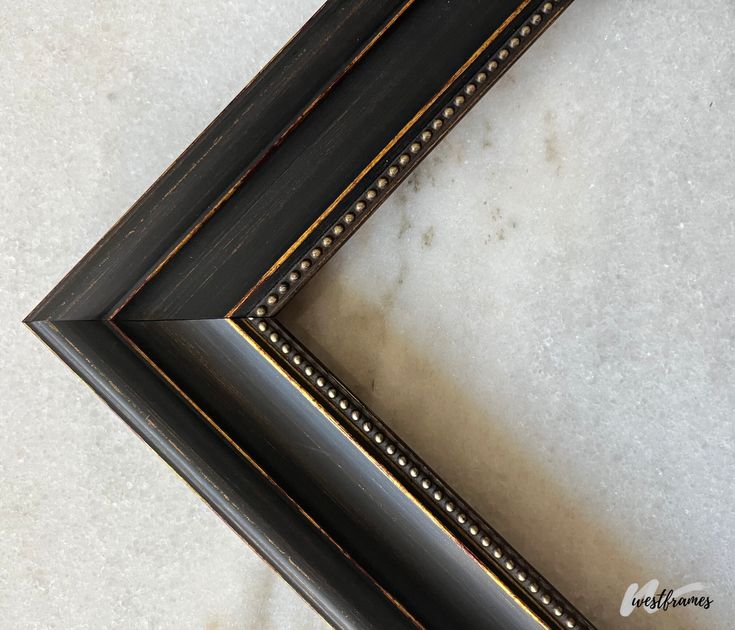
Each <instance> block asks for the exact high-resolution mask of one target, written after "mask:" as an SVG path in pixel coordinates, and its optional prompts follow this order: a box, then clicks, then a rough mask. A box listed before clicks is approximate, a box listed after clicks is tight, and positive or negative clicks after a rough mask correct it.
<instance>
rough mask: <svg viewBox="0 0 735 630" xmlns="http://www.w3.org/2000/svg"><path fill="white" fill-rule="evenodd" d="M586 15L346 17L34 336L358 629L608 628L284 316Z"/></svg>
mask: <svg viewBox="0 0 735 630" xmlns="http://www.w3.org/2000/svg"><path fill="white" fill-rule="evenodd" d="M570 3H571V0H556V1H544V2H538V1H536V0H523V1H521V0H498V1H496V2H492V3H487V2H482V1H480V0H461V1H460V0H452V1H449V2H447V1H446V0H441V1H439V0H353V1H351V2H338V1H329V2H327V3H326V4H325V5H324V6H323V7H322V8H321V9H320V10H319V11H318V12H317V13H316V14H315V15H314V16H313V17H312V18H311V19H310V20H309V21H308V22H307V24H306V25H304V27H303V28H302V29H301V31H299V33H298V34H297V35H296V36H294V38H293V39H292V40H291V41H290V42H289V43H288V44H287V45H286V46H285V47H284V48H283V49H282V50H281V52H279V53H278V55H276V57H275V58H274V59H273V60H272V61H271V62H270V63H269V64H268V65H267V66H266V67H265V68H264V69H263V70H262V71H261V72H260V73H259V74H258V75H257V76H256V77H255V79H253V81H252V82H251V83H250V84H249V85H248V86H247V87H246V88H245V89H244V90H243V91H242V92H241V93H240V94H239V95H238V96H237V97H236V98H235V100H234V101H233V102H232V103H231V104H230V105H229V106H228V107H227V108H226V109H225V110H224V111H223V112H222V113H221V114H220V115H219V116H218V117H217V118H216V119H215V120H214V121H213V122H212V124H211V125H210V126H209V127H208V128H207V129H206V130H205V131H204V132H203V133H202V134H201V135H200V136H199V137H198V138H197V140H196V141H195V142H194V143H193V144H192V145H191V146H190V147H189V148H188V149H187V150H186V151H185V152H184V153H183V154H182V155H181V157H180V158H179V159H178V160H176V161H175V162H174V163H173V164H172V166H171V167H170V168H169V169H168V170H167V171H166V172H165V173H164V174H163V175H162V176H161V177H160V178H159V179H158V180H157V181H156V183H155V184H154V185H153V186H152V187H151V188H150V189H149V190H148V191H147V192H146V193H145V194H144V195H143V197H141V199H140V200H139V201H138V202H137V203H136V204H135V205H134V206H133V207H132V208H131V209H130V210H129V211H128V212H127V213H126V214H125V215H124V216H123V217H122V218H121V219H120V221H119V222H118V223H117V224H116V225H115V226H114V227H113V228H112V229H111V230H110V231H109V232H108V234H107V235H106V236H105V237H104V238H103V239H102V240H101V241H100V242H99V243H98V244H97V245H96V246H95V247H94V248H93V249H92V250H91V251H90V252H89V253H88V254H87V255H86V256H85V257H84V258H83V259H82V260H81V261H80V262H79V264H78V265H77V266H76V267H75V268H74V269H73V270H72V271H71V272H70V273H69V274H68V275H67V276H66V277H65V278H64V279H63V280H62V281H61V283H60V284H59V285H58V286H57V287H56V288H55V289H54V290H53V291H52V292H51V293H50V294H49V295H48V296H47V297H46V298H45V299H44V300H43V301H42V302H41V304H39V306H38V307H36V309H34V311H33V312H32V313H31V314H30V315H29V316H28V317H27V318H26V320H25V321H26V323H27V324H28V325H29V326H30V328H31V329H32V330H33V331H34V332H35V333H36V334H37V335H38V336H39V337H41V339H42V340H43V341H44V342H45V343H46V344H48V345H49V346H50V347H51V349H52V350H53V351H54V352H55V353H56V354H58V355H59V356H60V357H61V358H62V359H63V360H64V361H65V362H66V363H67V364H68V365H69V366H70V367H71V368H72V369H73V370H74V371H75V372H76V373H77V374H79V375H80V376H81V377H82V378H83V379H84V380H85V381H86V382H87V383H88V384H89V385H90V386H91V387H92V388H93V389H94V390H95V391H96V392H97V393H98V394H99V395H100V396H101V397H102V398H103V399H104V400H105V402H107V404H108V405H110V406H111V407H112V408H113V409H114V410H115V411H116V412H117V413H118V414H119V415H120V416H121V417H122V418H123V419H124V420H125V421H126V422H127V423H128V424H129V425H130V426H131V427H132V428H133V430H134V431H136V432H137V433H138V434H139V435H140V436H141V437H142V438H143V439H144V440H145V441H146V442H147V443H148V444H149V445H150V446H151V447H152V448H153V449H154V450H155V451H156V452H157V453H158V454H159V455H160V456H161V457H162V458H163V459H165V460H166V461H167V462H168V463H169V464H170V465H171V466H172V467H173V468H174V469H175V470H176V471H177V472H178V473H179V474H180V475H181V476H182V477H183V478H184V479H185V480H186V481H187V482H188V483H189V484H190V485H191V486H192V488H194V489H195V490H196V491H197V492H198V493H199V494H200V495H201V496H202V497H203V498H204V499H205V500H206V501H207V502H208V503H209V504H210V505H211V506H212V508H213V509H214V510H215V511H216V512H217V513H219V514H220V516H221V517H222V518H223V519H224V520H225V521H226V522H227V523H228V524H229V525H230V526H232V527H233V528H234V529H235V531H237V532H238V533H239V534H240V535H241V536H242V537H243V538H244V539H245V540H246V541H248V542H249V543H250V545H251V546H252V547H253V548H254V549H255V550H256V551H257V552H258V553H259V554H261V555H262V556H263V557H264V558H265V559H266V560H267V561H268V562H269V563H270V564H272V565H273V566H274V567H275V568H276V570H278V571H279V573H280V574H281V575H282V576H283V577H284V578H285V579H286V580H287V581H288V582H289V583H290V584H291V585H292V586H294V588H296V590H297V591H299V593H301V594H302V595H303V596H304V597H305V598H306V600H307V601H309V602H310V603H311V604H312V605H313V606H314V607H315V608H316V609H317V610H318V611H319V612H320V613H321V614H322V615H323V616H324V617H325V619H327V620H328V621H329V622H330V623H332V624H333V625H334V626H336V627H340V628H351V627H360V628H399V627H427V628H460V627H461V628H492V627H497V628H531V627H538V626H541V627H552V628H591V627H592V625H591V623H590V622H589V621H588V620H587V619H586V618H585V617H584V616H583V615H582V614H581V613H580V612H579V611H578V610H576V609H575V608H574V606H573V605H572V604H571V603H570V602H569V601H568V600H567V599H566V598H564V597H563V596H562V595H561V594H560V593H559V592H558V591H557V590H556V589H554V587H553V586H552V585H551V584H550V583H549V582H548V581H547V580H545V579H544V578H543V577H542V576H541V575H539V573H538V572H537V571H536V570H534V569H533V567H531V566H530V565H529V563H528V562H527V561H526V560H524V558H523V557H522V555H521V554H520V553H519V552H518V551H516V550H514V549H513V548H512V547H511V546H510V545H509V544H508V543H507V541H505V540H504V539H503V538H502V537H501V536H500V534H498V533H497V532H496V531H495V530H494V529H493V528H492V527H491V526H490V525H488V524H487V523H486V522H485V521H484V520H483V519H482V518H481V517H480V516H479V515H478V514H477V513H475V512H474V511H473V510H472V508H471V507H470V506H469V505H467V503H466V502H465V501H463V500H462V499H461V498H460V497H459V496H458V495H457V494H456V493H455V492H454V491H453V490H452V489H451V488H450V487H449V486H448V485H447V484H446V483H444V482H443V481H442V480H441V479H440V478H439V476H437V475H436V474H435V473H434V472H433V471H432V470H431V468H430V467H429V466H428V465H427V464H426V463H425V462H423V461H422V460H421V459H420V458H419V457H418V456H417V455H416V454H415V453H414V452H413V451H412V450H411V448H410V447H409V446H408V445H406V444H405V443H404V442H403V441H402V440H401V439H400V438H399V437H398V436H396V435H395V434H394V433H393V432H392V431H391V430H390V428H389V427H388V426H386V424H385V423H384V422H382V421H381V420H380V419H379V418H377V417H376V416H375V414H373V413H372V412H371V411H370V410H369V409H368V408H367V407H366V406H365V405H364V404H363V403H362V402H361V401H360V400H359V399H358V398H357V397H355V396H354V395H353V393H352V392H350V391H349V390H348V388H347V387H345V385H344V384H343V383H342V382H341V381H340V380H339V379H338V377H337V376H335V375H333V374H331V373H330V371H329V370H328V369H327V368H326V367H325V366H324V365H322V364H321V362H320V361H319V359H318V358H317V357H315V356H313V354H312V353H310V351H309V350H308V349H307V348H305V347H304V346H303V344H302V343H301V342H300V341H299V340H297V339H295V338H294V337H293V335H291V334H290V333H289V331H288V330H286V329H285V328H284V326H283V325H282V324H281V323H280V322H279V320H278V313H279V311H280V309H281V308H283V306H284V304H286V303H287V302H288V300H289V298H290V297H291V296H292V295H293V294H294V293H295V292H296V291H298V290H299V288H300V287H301V286H303V284H304V283H305V282H306V281H308V279H309V278H310V277H311V276H312V275H313V274H314V273H316V272H317V271H318V270H319V268H320V267H321V266H322V265H323V264H324V262H325V261H326V260H328V259H329V257H330V256H331V255H332V254H333V253H334V252H335V251H336V250H337V249H338V248H339V247H340V246H341V245H343V244H344V243H345V241H346V240H347V239H348V238H349V237H350V236H351V235H352V234H353V233H354V232H355V230H356V229H357V228H358V227H359V226H360V225H361V224H362V223H363V222H364V221H365V220H366V219H367V217H368V216H370V214H371V213H372V212H374V211H375V209H376V208H377V207H378V206H379V205H380V204H381V203H382V202H383V201H384V200H385V199H386V198H387V197H388V196H389V195H390V194H391V192H392V191H393V190H395V188H396V187H397V186H398V185H399V184H400V183H401V181H403V180H404V178H405V177H406V176H407V175H408V174H409V173H410V172H411V171H412V169H413V168H415V167H416V165H417V164H418V163H420V162H421V160H422V159H423V158H424V157H425V156H426V155H427V154H428V152H429V151H431V149H432V148H433V147H434V146H435V145H436V144H437V143H438V142H439V141H441V139H442V138H443V137H444V135H445V134H446V133H447V132H448V131H449V130H450V129H451V128H452V126H453V125H455V124H456V123H457V122H458V121H459V120H460V119H461V118H462V117H463V116H464V115H465V113H466V112H467V111H468V110H469V109H470V108H471V107H472V106H473V105H474V104H475V103H476V102H477V100H478V99H479V98H480V97H481V96H482V95H483V94H484V93H485V92H486V91H487V90H488V89H490V87H491V86H492V85H493V84H494V83H495V82H496V81H497V79H498V78H499V77H500V76H502V74H503V73H504V72H505V71H506V70H507V69H508V68H509V67H510V65H511V64H512V63H513V62H514V61H515V60H516V59H517V58H518V57H519V55H521V54H522V53H523V51H524V50H525V49H526V48H527V47H528V46H529V45H531V43H532V42H533V41H534V40H535V38H537V37H538V36H539V35H540V34H541V33H542V32H543V31H544V30H545V29H546V28H547V27H548V26H549V25H550V24H552V23H553V21H554V20H555V19H556V18H557V17H558V16H559V15H560V14H561V12H562V11H563V10H564V9H565V8H566V7H567V6H568V5H569V4H570Z"/></svg>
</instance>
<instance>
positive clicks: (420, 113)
mask: <svg viewBox="0 0 735 630" xmlns="http://www.w3.org/2000/svg"><path fill="white" fill-rule="evenodd" d="M530 2H531V0H523V2H521V3H520V4H519V5H518V7H516V9H515V10H514V11H513V13H511V14H510V15H509V16H508V17H507V18H506V19H505V21H504V22H503V23H502V24H501V25H500V26H499V27H498V28H497V29H496V30H495V31H494V32H493V34H492V35H490V37H488V38H487V39H486V40H485V41H484V42H483V43H482V44H481V45H480V47H479V48H478V49H477V50H476V51H475V52H474V53H472V55H471V56H470V58H469V59H467V61H465V62H464V63H463V64H462V65H461V66H460V68H459V69H458V70H457V71H456V72H455V73H454V74H453V75H452V76H451V78H450V79H449V80H448V81H447V82H446V83H445V84H444V85H443V86H442V87H441V89H440V90H439V91H438V92H437V93H436V94H434V96H432V97H431V99H430V100H429V101H428V102H426V103H425V104H424V105H423V106H422V107H421V109H420V110H419V111H418V112H416V114H414V115H413V117H412V118H411V119H410V120H409V121H408V122H407V123H406V124H405V125H404V126H403V128H402V129H401V130H400V131H399V132H398V133H397V134H396V135H395V136H393V138H391V140H390V141H389V142H388V144H387V145H385V147H383V148H382V149H381V150H380V152H379V153H378V154H377V155H376V156H375V157H374V158H373V159H372V160H371V161H370V163H369V164H368V165H367V166H366V167H365V168H363V169H362V171H360V174H359V175H358V176H357V177H355V179H353V180H352V181H351V182H350V183H349V184H348V186H347V188H345V189H344V190H343V191H342V192H341V193H340V194H339V196H338V197H337V198H336V199H335V200H334V201H333V202H332V203H330V204H329V206H328V207H327V208H326V210H324V211H323V212H322V213H321V214H320V215H319V217H317V219H316V220H315V221H314V222H313V223H312V224H311V225H310V226H309V227H308V228H307V229H306V231H305V232H303V233H302V234H301V236H299V238H298V239H296V241H295V242H294V243H293V244H292V245H291V246H290V247H289V248H288V249H287V250H286V251H285V252H284V253H283V254H282V255H281V256H280V257H279V258H278V260H276V262H275V263H274V264H273V265H272V266H271V267H270V269H268V271H266V272H265V274H263V275H262V276H261V277H260V279H259V280H258V281H257V282H256V283H255V285H253V287H251V288H250V290H249V291H248V292H247V293H246V294H245V296H244V297H242V298H241V299H240V301H239V302H238V303H237V304H235V306H233V307H232V308H231V309H230V311H229V312H228V313H227V315H226V316H225V317H227V318H230V317H233V315H234V314H235V312H236V311H237V309H239V308H240V307H241V306H242V304H243V303H244V302H245V301H246V300H247V299H248V298H249V297H250V296H251V295H252V294H253V292H255V291H256V290H257V289H258V288H259V287H260V286H261V285H262V284H263V283H264V282H265V281H266V280H267V279H268V278H269V277H270V276H272V275H273V274H274V273H275V272H276V271H277V270H278V268H279V267H280V266H281V265H282V264H283V263H284V261H285V260H286V259H288V258H289V257H290V256H291V254H293V252H294V251H295V250H296V249H298V247H299V246H300V245H301V244H302V243H303V242H304V241H305V240H306V239H307V238H308V237H309V235H310V234H311V233H312V232H313V231H314V230H315V229H316V228H317V227H319V225H320V224H321V223H322V221H324V219H325V218H326V217H327V216H329V214H330V213H331V212H332V210H334V208H335V207H336V206H337V204H339V203H340V202H341V201H342V199H344V198H345V197H346V196H347V195H348V194H349V193H350V192H351V191H352V190H353V189H354V188H355V186H357V184H359V183H360V181H361V180H362V179H363V178H364V177H365V175H366V174H367V173H368V172H369V171H370V170H371V169H372V168H373V167H374V166H375V165H376V164H377V163H378V162H379V161H380V160H381V159H382V158H383V156H384V155H385V154H386V153H387V152H388V151H390V150H391V149H392V148H393V146H395V144H396V143H397V142H398V141H399V140H400V139H401V138H402V137H403V136H404V135H405V133H406V132H407V131H408V130H409V129H410V128H411V127H412V126H413V125H414V123H415V122H416V121H417V120H418V119H419V118H421V116H423V114H424V113H425V112H426V110H427V109H429V108H430V107H431V106H432V105H433V104H434V103H435V102H436V101H437V100H438V99H439V98H440V97H441V96H442V95H443V94H444V93H445V92H446V91H447V89H448V88H449V87H450V86H451V85H452V83H454V82H455V81H456V80H457V78H458V77H459V76H461V75H462V73H463V72H464V71H465V70H467V68H469V67H470V66H471V65H472V63H474V61H475V60H476V59H477V58H478V57H479V56H480V55H481V54H482V53H483V52H484V51H485V50H486V49H487V47H488V46H490V44H492V43H493V42H494V41H495V40H496V39H497V38H498V37H499V36H500V34H501V33H502V32H503V31H504V30H505V29H506V28H507V27H508V25H509V24H510V23H511V22H512V21H513V20H515V19H516V17H518V15H519V14H520V13H521V11H523V9H525V8H526V6H528V4H529V3H530Z"/></svg>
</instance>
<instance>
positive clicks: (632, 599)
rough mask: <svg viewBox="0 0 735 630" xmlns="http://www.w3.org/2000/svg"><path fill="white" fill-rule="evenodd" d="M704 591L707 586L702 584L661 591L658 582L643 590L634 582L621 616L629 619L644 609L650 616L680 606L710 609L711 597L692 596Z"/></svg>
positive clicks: (626, 596)
mask: <svg viewBox="0 0 735 630" xmlns="http://www.w3.org/2000/svg"><path fill="white" fill-rule="evenodd" d="M704 589H705V585H704V584H702V582H692V583H691V584H685V585H684V586H681V587H679V588H677V589H671V588H662V589H661V591H659V585H658V580H651V581H650V582H648V583H647V584H644V585H643V586H642V587H641V588H638V584H636V583H635V582H634V583H633V584H631V585H630V586H629V587H628V590H627V591H625V595H623V601H622V603H621V604H620V614H621V615H622V616H623V617H628V616H629V615H630V614H631V613H632V612H633V611H634V610H635V609H636V608H642V609H643V610H645V611H646V612H647V613H649V614H651V613H655V612H658V611H660V610H669V609H670V608H677V607H678V606H682V607H683V606H699V607H701V608H704V609H708V608H709V607H710V606H711V605H712V603H713V601H714V600H713V599H712V598H711V597H708V596H707V595H702V594H699V595H690V593H700V592H701V591H703V590H704Z"/></svg>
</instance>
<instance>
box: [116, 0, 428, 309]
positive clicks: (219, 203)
mask: <svg viewBox="0 0 735 630" xmlns="http://www.w3.org/2000/svg"><path fill="white" fill-rule="evenodd" d="M415 1H416V0H406V2H404V4H403V5H402V6H401V7H400V9H398V11H396V13H394V14H393V16H392V17H391V18H390V20H388V21H387V22H386V23H385V24H384V25H383V27H382V28H381V29H380V30H379V31H377V32H376V33H375V34H374V35H373V37H372V38H371V39H370V41H369V42H368V43H367V44H365V45H364V46H363V47H362V48H361V49H360V50H359V52H358V53H357V55H356V56H355V57H353V58H352V59H351V60H350V61H349V63H347V64H346V65H345V66H344V67H343V68H342V69H341V71H340V72H339V73H338V74H337V75H336V76H335V77H334V78H333V80H332V81H331V82H330V83H329V84H328V85H327V86H326V87H325V88H324V90H322V91H321V92H320V94H319V95H318V96H317V97H315V98H314V99H313V100H312V101H311V102H310V103H309V104H308V105H307V106H306V107H305V108H304V109H303V110H302V111H301V113H300V114H299V115H298V116H297V117H296V118H295V119H294V120H293V121H292V122H291V124H290V125H289V126H288V127H287V128H286V129H285V130H284V131H282V132H281V134H280V135H279V136H278V137H277V138H276V139H275V140H274V141H273V142H272V143H271V144H269V145H268V147H267V148H266V149H265V150H264V151H262V152H261V154H259V155H258V156H257V157H256V158H255V159H254V160H253V163H252V164H251V165H250V167H249V168H247V169H246V170H245V172H244V173H243V174H242V175H241V176H240V177H239V178H238V179H237V181H236V182H235V183H234V184H233V185H232V186H231V187H230V188H229V189H228V190H227V191H226V192H225V193H224V195H222V196H221V197H220V198H219V199H218V200H217V201H216V202H215V203H214V205H213V206H212V207H211V208H209V210H207V211H206V212H205V213H204V216H202V217H201V218H200V219H199V220H197V221H196V222H195V224H194V225H193V226H192V227H191V228H190V229H189V231H187V232H186V233H185V234H184V235H183V236H182V237H181V239H180V240H179V241H178V242H177V243H176V245H175V246H174V247H173V248H171V250H169V252H168V253H167V254H166V255H165V256H164V257H163V259H161V260H159V262H158V264H157V265H156V266H155V267H154V268H153V270H151V271H150V272H149V273H148V274H147V275H146V276H145V277H144V278H143V281H142V282H141V283H140V284H139V285H138V286H136V287H135V288H133V289H132V290H131V291H130V292H129V293H128V294H127V295H126V296H125V297H124V298H123V299H122V300H121V302H120V303H119V305H117V306H115V307H114V308H113V310H112V311H111V312H110V314H109V315H108V317H107V319H114V318H115V317H116V316H117V315H118V314H119V313H120V311H122V310H123V309H124V308H125V307H126V306H127V305H128V304H129V303H130V301H131V300H132V299H133V298H134V297H135V296H136V295H137V294H138V293H139V292H140V291H141V290H142V289H143V287H144V286H145V285H146V284H148V283H149V282H150V281H151V280H152V279H153V278H155V277H156V276H157V275H158V274H159V273H160V272H161V270H162V269H163V268H164V267H165V266H166V265H167V264H168V263H169V262H170V261H171V259H172V258H173V257H174V256H176V254H178V253H179V252H180V251H181V249H182V248H183V247H184V246H185V245H186V244H187V243H188V242H189V241H190V240H191V239H192V238H194V236H196V234H197V232H199V230H200V229H201V228H202V227H204V224H205V223H207V221H209V219H211V218H212V216H213V215H214V214H215V213H216V212H218V211H219V210H220V208H222V206H223V205H224V204H225V203H227V202H228V201H229V200H230V198H231V197H232V196H233V195H234V194H235V193H236V192H237V191H238V190H239V189H240V188H241V187H242V185H243V184H244V182H245V181H246V180H247V179H248V177H250V175H251V174H252V172H253V171H254V170H255V169H256V168H258V166H260V164H261V163H262V162H263V160H264V159H265V158H266V157H267V156H268V155H269V154H270V153H271V151H273V150H274V149H276V148H278V147H279V146H280V145H281V144H282V143H283V141H284V140H285V139H286V137H287V136H289V135H290V134H291V133H292V132H293V131H294V129H296V127H298V126H299V125H300V124H301V123H302V122H303V121H304V119H305V118H306V117H307V116H308V115H309V114H310V113H311V112H312V111H313V110H314V108H316V106H317V105H318V104H319V103H320V102H321V101H322V100H324V98H325V97H326V96H327V94H329V92H331V91H332V89H333V88H334V86H335V85H336V84H337V83H338V82H339V81H341V80H342V78H343V77H344V76H345V75H346V74H347V73H348V72H349V71H350V70H351V69H352V68H353V66H354V65H355V64H357V63H358V62H359V61H360V60H361V59H362V58H363V57H364V56H365V55H366V54H367V53H368V51H369V50H370V49H371V48H372V47H373V46H374V45H375V44H376V43H377V41H378V40H379V39H380V38H381V37H382V36H383V35H384V34H385V32H386V31H387V30H388V29H389V28H390V27H391V26H393V24H394V23H395V21H396V20H397V19H398V18H399V17H401V16H402V15H403V14H404V13H405V12H406V11H407V10H408V9H409V7H410V6H411V5H412V4H413V3H414V2H415ZM304 28H305V27H304ZM304 28H302V29H299V31H297V32H296V33H295V34H294V35H293V36H292V37H291V39H289V40H288V42H286V44H285V45H284V46H283V47H282V48H281V50H279V51H278V52H277V53H276V56H275V57H273V59H275V58H276V57H278V56H279V55H280V54H281V53H282V52H283V51H284V50H285V49H286V48H287V47H288V46H289V44H290V43H291V42H292V41H293V40H294V39H295V38H296V37H297V36H298V35H299V34H300V33H301V32H302V31H303V30H304ZM271 61H272V60H271ZM268 66H270V62H269V63H268V64H266V66H265V67H264V68H263V70H265V69H266V68H268ZM263 70H261V71H260V72H258V74H257V75H256V76H255V77H254V78H253V79H252V80H251V81H250V82H249V83H248V85H247V86H246V87H245V88H243V91H244V90H247V89H248V88H249V87H250V85H252V83H253V82H254V81H255V79H257V78H258V77H259V76H260V75H261V73H262V72H263ZM238 120H239V119H238ZM212 124H213V123H212ZM209 126H211V124H210V125H209ZM209 126H208V127H207V129H208V128H209ZM204 132H206V129H205V131H204ZM204 132H202V133H204ZM220 138H221V136H219V137H218V138H217V140H216V141H215V142H214V143H213V146H214V144H217V142H219V140H220ZM205 156H206V154H205ZM205 156H202V158H203V157H205ZM200 161H201V159H200ZM195 166H196V164H195ZM164 174H165V173H164ZM187 174H188V171H187ZM161 177H163V175H162V176H161ZM159 179H160V178H159ZM156 181H158V180H156ZM179 181H181V180H179ZM154 185H155V183H154ZM176 185H178V182H177V184H176ZM172 191H173V188H172V189H171V190H169V191H168V192H167V193H166V195H168V194H169V193H170V192H172ZM126 214H127V213H126ZM124 217H125V215H123V217H122V218H124ZM122 218H121V219H120V220H122ZM118 222H119V221H118Z"/></svg>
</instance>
